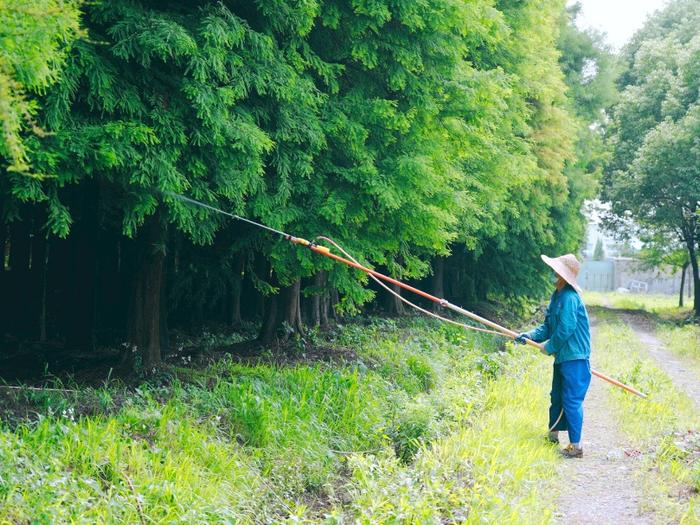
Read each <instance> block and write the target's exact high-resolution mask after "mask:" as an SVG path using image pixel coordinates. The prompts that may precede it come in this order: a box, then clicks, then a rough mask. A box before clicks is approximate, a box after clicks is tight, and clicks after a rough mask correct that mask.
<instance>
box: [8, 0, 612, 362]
mask: <svg viewBox="0 0 700 525" xmlns="http://www.w3.org/2000/svg"><path fill="white" fill-rule="evenodd" d="M71 6H72V4H71ZM83 9H84V15H83V18H82V26H83V29H82V31H83V33H82V35H81V37H80V38H79V39H78V40H77V41H75V42H74V43H73V45H72V46H71V47H70V52H69V53H68V54H67V55H66V56H65V57H64V58H65V63H64V64H63V68H62V72H61V74H60V76H57V75H55V74H54V75H53V76H51V79H52V80H55V83H54V84H53V85H51V86H48V87H45V91H43V92H42V93H41V97H40V102H41V104H40V105H39V106H37V112H36V116H35V119H36V122H37V123H38V125H39V126H40V127H41V128H42V129H44V130H46V133H45V134H43V135H41V136H35V137H32V144H33V145H32V147H31V148H28V149H26V151H25V152H24V153H23V155H24V156H26V157H27V163H28V164H31V165H32V166H33V167H34V169H35V170H36V171H37V173H42V174H45V176H44V177H42V178H31V177H26V176H23V175H22V174H20V173H14V174H11V176H8V177H6V178H5V179H4V180H3V181H1V182H0V199H1V203H2V204H1V205H2V206H3V208H4V209H5V210H6V213H5V216H6V219H5V220H6V224H8V225H9V229H7V230H6V231H5V233H3V235H7V238H6V239H5V242H4V245H5V246H6V251H7V250H9V252H8V253H10V255H11V257H10V259H11V263H12V264H7V265H6V269H5V273H7V274H8V278H9V277H10V276H9V274H12V273H14V272H20V271H23V270H21V269H22V268H25V267H26V268H25V269H26V270H28V273H27V272H24V274H23V275H24V277H23V279H28V280H29V281H30V282H31V283H34V284H32V286H34V287H35V291H34V293H33V295H31V297H33V299H32V301H33V302H31V304H27V307H26V308H27V312H33V313H31V314H29V313H27V315H30V318H31V319H33V320H31V322H28V323H27V330H28V331H29V332H31V331H32V328H31V327H32V326H33V327H35V328H34V329H36V326H37V324H39V325H42V326H44V325H46V322H47V321H46V320H47V318H49V319H50V318H51V315H52V312H55V311H56V309H57V308H58V304H59V303H60V300H61V299H60V298H67V297H68V295H69V294H68V291H67V290H68V289H71V288H74V287H75V286H76V285H78V286H79V287H80V290H81V293H80V294H78V296H77V297H74V296H70V298H69V299H66V300H68V301H70V302H71V304H73V306H74V307H73V309H72V311H73V315H72V316H71V318H70V319H68V318H65V319H58V318H57V321H56V322H55V323H50V322H49V323H48V328H47V327H46V326H44V331H46V330H48V332H49V333H48V335H47V337H50V336H51V332H52V330H53V332H54V334H55V335H56V336H63V337H66V338H68V339H70V337H69V335H67V334H69V333H72V332H75V333H78V332H80V330H78V328H79V326H80V325H81V323H82V326H83V327H84V330H83V332H85V333H88V334H91V335H90V336H89V337H88V340H83V341H77V342H76V344H78V343H79V344H82V345H85V344H87V345H94V344H95V341H96V340H98V339H100V338H101V337H103V335H101V334H120V333H123V334H125V336H126V339H127V340H128V342H129V344H130V345H132V346H133V347H135V348H138V349H139V350H140V351H142V352H143V355H144V357H145V360H146V361H147V362H149V363H157V362H158V360H159V355H160V349H161V348H167V337H166V335H167V328H168V323H171V324H173V325H181V326H190V325H192V323H197V322H200V323H201V322H203V321H204V319H205V318H206V319H210V320H212V319H216V320H218V321H223V320H238V319H239V318H240V317H241V316H243V317H246V318H251V319H253V318H257V319H262V320H263V327H262V328H261V337H263V336H264V337H263V338H266V339H269V338H270V337H273V336H274V335H275V334H276V333H277V329H278V328H279V327H280V325H281V324H284V323H287V324H288V325H291V326H293V327H296V328H297V329H299V330H301V329H302V323H301V320H302V317H304V318H305V319H306V320H307V321H311V322H314V319H316V322H318V321H319V319H321V318H323V317H325V315H327V313H326V314H324V313H323V311H325V310H328V309H329V308H330V311H331V313H332V312H336V313H337V314H341V313H343V312H346V313H347V312H354V311H357V310H358V309H360V308H364V307H366V305H367V303H368V301H371V300H372V298H373V297H374V295H375V291H374V290H373V289H372V288H371V287H369V286H368V285H367V283H366V281H363V277H362V276H358V275H357V274H356V272H355V271H351V270H348V269H347V268H343V267H340V266H337V265H332V264H331V263H330V262H329V261H325V260H319V258H317V257H315V256H314V255H313V254H312V253H310V252H308V251H302V250H299V249H295V248H293V247H291V246H289V245H288V244H286V243H283V242H280V241H279V239H276V238H274V237H272V236H270V235H268V234H266V233H261V232H259V231H255V230H253V229H251V228H250V227H247V226H245V225H241V224H236V223H231V222H229V221H226V220H225V219H223V218H222V217H220V216H216V215H214V214H212V213H211V212H209V211H207V210H205V209H202V208H197V207H193V206H191V205H189V204H187V203H186V202H183V201H181V200H179V199H177V198H175V197H173V196H172V194H173V193H180V194H184V195H187V196H189V197H193V198H195V199H198V200H201V201H202V202H205V203H208V204H213V205H216V206H217V207H220V208H223V209H226V210H230V211H232V212H234V213H237V214H240V215H244V216H247V217H251V218H254V219H256V220H260V221H262V222H264V223H266V224H268V225H270V226H272V227H274V228H279V229H285V230H287V231H290V232H293V233H294V234H296V235H300V236H304V237H308V238H313V237H315V236H316V235H319V234H325V235H330V236H332V237H334V238H336V239H337V240H338V241H340V242H341V243H342V244H344V245H345V246H346V247H347V248H348V249H349V250H350V251H351V252H352V253H354V254H356V255H357V256H359V257H361V258H362V259H363V260H364V261H366V262H368V263H370V264H373V265H376V266H379V267H381V268H382V269H384V270H386V271H388V272H389V273H391V274H392V275H395V276H399V277H401V278H405V279H413V280H420V279H427V278H428V276H429V275H430V274H431V273H433V274H434V277H433V282H434V285H435V286H436V287H437V288H439V289H441V292H443V293H444V294H446V295H448V296H449V297H451V298H453V299H455V300H462V301H465V302H470V303H473V302H476V301H483V300H489V299H499V298H500V299H505V300H510V301H518V300H520V298H521V297H523V296H524V295H528V294H529V295H531V296H538V295H539V294H541V293H542V291H543V290H542V285H543V284H544V283H545V282H546V280H545V276H546V270H545V269H544V268H543V267H542V265H541V264H540V262H539V254H540V253H543V252H545V253H552V254H555V253H560V252H567V251H575V250H576V249H577V247H578V245H579V243H580V241H581V238H582V230H583V224H584V223H583V218H582V216H581V213H580V205H581V203H582V202H583V200H584V199H585V198H587V197H588V196H590V195H591V194H592V191H593V189H594V188H595V184H594V181H595V179H596V177H597V174H598V172H599V170H600V167H599V164H600V162H599V157H600V151H599V148H598V143H597V142H596V141H597V140H598V133H597V132H595V131H591V130H590V124H591V123H592V122H594V121H595V120H597V119H599V118H600V110H601V107H602V106H603V105H604V104H606V103H607V101H608V99H609V93H608V88H609V85H608V78H609V76H610V69H609V67H608V56H607V55H606V54H605V50H604V49H602V48H601V47H600V46H599V45H598V43H597V40H596V39H595V36H594V35H589V34H587V33H582V32H580V31H578V30H577V29H575V27H574V25H573V17H574V16H575V10H568V11H567V10H566V9H565V5H564V1H563V0H556V1H554V0H539V1H535V2H515V1H509V0H503V1H492V0H472V1H469V2H462V1H454V0H425V1H418V2H416V1H413V0H410V1H409V0H376V1H372V2H345V1H341V0H327V1H326V0H311V1H307V2H297V1H292V0H288V1H286V0H283V1H277V2H237V1H224V2H210V1H204V0H200V1H197V2H167V3H166V2H162V1H158V0H143V1H138V2H134V1H132V0H115V1H112V2H101V3H100V2H97V3H87V4H86V5H85V6H84V8H83ZM71 20H72V19H71ZM62 31H63V32H62V33H61V34H62V35H64V38H66V37H65V35H67V34H68V32H69V30H67V29H64V30H62ZM70 31H72V32H73V33H70V34H74V33H75V29H73V26H71V29H70ZM55 41H56V40H51V42H55ZM53 63H54V62H51V64H53ZM592 64H593V65H592ZM56 65H58V63H56ZM594 86H595V88H594ZM2 154H3V156H4V157H5V158H6V159H8V161H9V162H10V163H12V162H16V161H17V159H18V158H19V157H13V155H12V154H10V153H8V152H7V151H3V152H2ZM8 210H11V213H9V212H8ZM39 232H41V234H40V235H37V233H39ZM25 246H26V247H25ZM32 254H34V255H32ZM36 255H38V256H39V258H37V256H36ZM516 260H517V261H519V263H518V264H514V261H516ZM8 261H9V259H8ZM36 261H40V263H36ZM71 261H78V263H77V264H78V269H75V267H74V266H71V265H72V263H71ZM74 271H75V273H73V272H74ZM37 272H38V273H37ZM42 272H43V273H42ZM66 272H69V273H66ZM25 274H26V275H25ZM41 275H44V276H45V277H41ZM14 277H15V279H13V281H14V282H19V281H17V279H16V277H17V275H15V276H14ZM358 277H359V278H358ZM443 281H444V284H443ZM37 283H43V284H37ZM113 283H117V284H116V285H115V284H113ZM20 289H21V287H19V288H18V289H17V293H20ZM95 304H99V305H101V306H99V307H97V308H95V307H94V305H95ZM107 305H108V306H107ZM241 305H243V306H242V307H241ZM363 305H365V306H363ZM241 310H242V311H241ZM38 312H48V313H47V314H46V315H44V316H43V317H42V316H41V315H40V314H39V313H38ZM314 312H315V313H314ZM31 316H34V317H31ZM47 316H48V317H47ZM59 317H60V316H59ZM75 319H82V321H80V322H78V321H76V320H75ZM42 323H43V324H42ZM73 325H75V326H73ZM71 326H73V328H70V327H71ZM52 327H53V328H52ZM124 327H126V331H125V332H124ZM42 333H43V332H42ZM104 337H106V336H104ZM117 337H120V336H119V335H117Z"/></svg>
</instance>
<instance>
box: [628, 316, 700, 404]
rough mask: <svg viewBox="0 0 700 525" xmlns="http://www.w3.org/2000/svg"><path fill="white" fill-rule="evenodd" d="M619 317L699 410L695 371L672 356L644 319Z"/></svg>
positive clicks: (698, 380) (699, 381)
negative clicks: (632, 330)
mask: <svg viewBox="0 0 700 525" xmlns="http://www.w3.org/2000/svg"><path fill="white" fill-rule="evenodd" d="M621 316H622V318H623V319H624V320H625V321H626V322H627V323H628V324H629V325H630V326H631V327H632V328H633V329H634V331H635V333H636V334H637V337H638V338H639V340H640V341H641V342H642V343H643V344H644V347H645V349H646V351H647V353H648V355H649V356H650V357H651V358H652V359H654V360H655V361H656V363H657V364H658V365H659V368H661V370H663V371H664V372H665V373H666V375H668V377H670V378H671V380H672V381H673V384H674V385H675V386H676V387H678V389H679V390H680V391H682V392H684V393H685V394H686V395H687V396H688V397H690V398H691V399H692V400H693V401H694V402H695V405H696V406H697V407H698V408H700V377H699V376H698V373H697V371H696V370H694V369H693V367H692V366H689V365H688V364H686V363H684V361H683V359H681V358H679V357H678V356H676V355H675V354H673V353H672V352H671V351H670V350H668V349H667V348H666V347H665V346H664V345H663V343H662V342H661V341H659V339H658V338H657V337H656V336H655V335H654V333H653V328H651V327H650V326H649V323H648V321H647V320H646V319H645V318H644V317H641V316H638V315H634V314H630V313H624V314H621Z"/></svg>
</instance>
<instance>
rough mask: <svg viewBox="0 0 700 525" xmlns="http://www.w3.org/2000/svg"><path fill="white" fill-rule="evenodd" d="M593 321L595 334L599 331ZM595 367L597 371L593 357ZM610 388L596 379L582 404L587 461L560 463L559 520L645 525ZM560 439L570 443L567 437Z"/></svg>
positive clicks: (634, 461)
mask: <svg viewBox="0 0 700 525" xmlns="http://www.w3.org/2000/svg"><path fill="white" fill-rule="evenodd" d="M595 324H596V321H595V319H592V323H591V325H592V330H593V331H595ZM592 364H593V366H594V367H595V354H594V355H593V359H592ZM607 392H608V387H607V386H606V385H605V384H604V383H603V382H602V381H600V380H597V379H596V378H595V377H594V378H593V380H592V381H591V386H590V389H589V391H588V395H587V396H586V401H585V404H584V410H585V419H584V427H583V446H584V454H585V455H584V457H583V459H570V460H565V461H562V462H561V465H560V468H559V479H560V480H561V485H560V487H561V493H560V496H559V500H558V505H557V513H556V515H555V520H556V522H557V523H566V524H567V525H569V524H576V525H582V524H591V525H593V524H595V525H598V524H613V523H614V524H616V525H624V524H635V525H636V524H646V523H651V520H650V519H649V518H648V517H645V516H640V514H639V511H638V509H639V503H640V500H641V496H640V494H641V492H640V491H637V490H636V487H635V483H634V478H635V476H634V473H633V471H634V470H635V469H636V468H638V465H639V464H638V460H637V459H635V458H634V457H630V456H628V455H627V453H626V446H627V445H628V444H627V443H626V442H625V440H624V438H623V437H622V435H621V433H620V432H619V430H618V428H617V423H616V421H615V419H614V418H613V417H612V413H611V411H610V409H609V407H608V400H607V396H608V393H607ZM560 437H562V438H564V439H563V440H562V441H566V438H565V433H560Z"/></svg>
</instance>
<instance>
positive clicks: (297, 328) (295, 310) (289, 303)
mask: <svg viewBox="0 0 700 525" xmlns="http://www.w3.org/2000/svg"><path fill="white" fill-rule="evenodd" d="M283 296H284V298H285V301H284V302H285V311H284V317H283V318H282V319H281V321H282V322H284V323H287V325H288V326H289V327H290V328H291V329H292V333H294V332H296V333H300V334H303V333H304V327H303V325H302V323H301V279H297V280H296V281H295V282H294V283H292V285H291V286H289V287H287V288H286V289H285V290H284V293H283ZM288 335H291V334H287V335H286V336H285V340H286V339H287V338H288Z"/></svg>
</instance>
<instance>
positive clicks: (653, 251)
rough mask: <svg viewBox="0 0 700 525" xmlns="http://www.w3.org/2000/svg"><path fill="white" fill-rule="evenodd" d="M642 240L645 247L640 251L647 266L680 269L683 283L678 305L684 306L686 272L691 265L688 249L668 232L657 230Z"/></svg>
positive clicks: (640, 255) (640, 256) (641, 257)
mask: <svg viewBox="0 0 700 525" xmlns="http://www.w3.org/2000/svg"><path fill="white" fill-rule="evenodd" d="M642 242H643V243H644V248H643V249H642V250H641V251H640V253H639V258H640V259H641V260H642V261H643V262H644V265H645V266H647V267H649V268H659V267H661V266H666V267H670V268H672V269H673V270H674V272H675V271H679V270H680V272H681V285H680V291H679V294H678V307H679V308H682V307H683V291H684V288H685V279H686V272H687V270H688V266H690V260H689V259H688V250H687V249H686V248H685V247H684V246H683V244H682V243H679V242H678V241H677V238H676V236H675V235H673V234H669V233H668V232H664V233H659V232H655V233H653V234H652V235H650V236H647V237H643V238H642Z"/></svg>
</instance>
